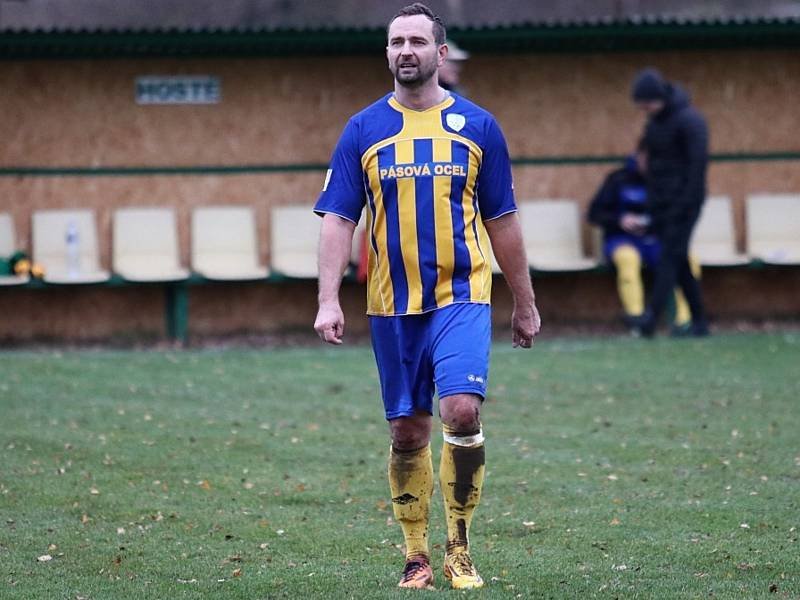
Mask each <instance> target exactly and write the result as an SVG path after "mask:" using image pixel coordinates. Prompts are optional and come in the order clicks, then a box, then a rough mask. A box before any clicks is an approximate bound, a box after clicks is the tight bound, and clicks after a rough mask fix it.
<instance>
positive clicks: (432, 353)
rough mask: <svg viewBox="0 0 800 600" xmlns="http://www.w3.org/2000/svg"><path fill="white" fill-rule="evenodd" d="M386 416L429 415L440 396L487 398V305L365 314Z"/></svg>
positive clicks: (489, 327)
mask: <svg viewBox="0 0 800 600" xmlns="http://www.w3.org/2000/svg"><path fill="white" fill-rule="evenodd" d="M369 326H370V332H371V333H372V349H373V350H374V352H375V361H376V362H377V363H378V376H379V377H380V380H381V393H382V395H383V407H384V411H385V413H386V419H387V420H391V419H396V418H398V417H409V416H411V415H414V414H415V413H417V412H419V411H425V412H427V413H428V414H431V415H432V414H433V394H434V388H435V390H436V392H437V393H438V395H439V398H440V399H441V398H445V397H447V396H452V395H453V394H475V395H477V396H480V397H481V398H485V397H486V380H487V378H488V375H489V347H490V345H491V337H492V312H491V307H490V306H489V305H488V304H472V303H463V304H450V305H448V306H444V307H442V308H439V309H436V310H433V311H431V312H427V313H423V314H421V315H402V316H397V317H370V318H369Z"/></svg>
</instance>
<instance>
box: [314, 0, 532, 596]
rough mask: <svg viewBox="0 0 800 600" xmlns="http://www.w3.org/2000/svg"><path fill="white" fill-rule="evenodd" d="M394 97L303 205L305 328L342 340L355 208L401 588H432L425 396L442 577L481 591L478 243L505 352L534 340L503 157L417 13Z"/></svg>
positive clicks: (347, 133)
mask: <svg viewBox="0 0 800 600" xmlns="http://www.w3.org/2000/svg"><path fill="white" fill-rule="evenodd" d="M386 56H387V59H388V62H389V70H390V71H391V72H392V74H393V75H394V92H393V93H390V94H387V95H386V96H384V97H383V98H381V99H380V100H378V101H377V102H375V103H374V104H372V105H371V106H369V107H367V108H366V109H364V110H363V111H361V112H359V113H358V114H356V115H355V116H353V117H352V118H351V119H350V121H349V122H348V123H347V125H346V127H345V129H344V132H343V133H342V136H341V138H340V140H339V143H338V145H337V147H336V149H335V151H334V153H333V158H332V160H331V164H330V169H329V170H328V173H327V176H326V178H325V183H324V185H323V190H322V194H321V195H320V198H319V200H318V202H317V204H316V206H315V211H316V212H317V213H318V214H321V215H322V216H323V220H322V228H321V233H320V247H319V312H318V314H317V318H316V322H315V324H314V328H315V329H316V331H317V333H318V334H319V335H320V337H321V338H322V339H323V340H325V341H326V342H329V343H331V344H341V343H342V336H343V334H344V323H345V321H344V315H343V313H342V309H341V306H340V304H339V288H340V284H341V279H342V275H343V273H344V271H345V268H346V267H347V263H348V258H349V255H350V247H351V242H352V236H353V230H354V227H355V224H356V222H357V221H358V219H359V217H360V215H361V211H362V208H363V207H364V206H365V205H366V207H367V210H366V213H367V231H368V235H369V245H368V246H369V259H368V276H367V312H368V314H369V321H370V331H371V335H372V346H373V350H374V353H375V358H376V362H377V366H378V374H379V378H380V382H381V392H382V396H383V404H384V410H385V415H386V419H387V420H388V421H389V425H390V433H391V440H392V444H391V449H390V453H389V484H390V488H391V495H392V505H393V509H394V514H395V517H396V519H397V521H398V522H399V523H400V525H401V527H402V530H403V536H404V538H405V546H406V563H405V568H404V569H403V576H402V579H401V580H400V583H399V586H400V587H403V588H427V587H429V586H431V585H432V583H433V570H432V568H431V565H430V549H429V546H428V514H429V506H430V498H431V494H432V492H433V486H434V480H433V464H432V461H431V449H430V437H431V429H432V414H433V395H434V388H435V389H436V392H437V393H438V396H439V415H440V417H441V420H442V430H443V436H444V445H443V448H442V455H441V464H440V468H439V482H440V487H441V491H442V496H443V497H444V506H445V514H446V516H447V546H446V552H445V558H444V574H445V577H446V578H447V579H449V580H450V582H451V585H452V586H453V587H454V588H477V587H481V586H482V585H483V580H482V579H481V577H480V575H479V574H478V572H477V570H476V568H475V566H474V564H473V561H472V557H471V555H470V547H469V528H470V523H471V521H472V516H473V513H474V511H475V507H476V506H477V505H478V501H479V500H480V496H481V488H482V485H483V474H484V441H483V440H484V436H483V430H482V428H481V420H480V413H481V404H482V401H483V399H484V397H485V394H486V381H487V377H488V363H489V346H490V337H491V335H490V333H491V332H490V329H491V314H490V306H489V300H490V293H491V283H492V275H491V264H490V255H489V251H490V247H489V243H490V242H491V247H492V249H493V250H494V253H495V256H496V258H497V262H498V263H499V265H500V267H501V268H502V270H503V273H504V275H505V277H506V279H507V281H508V283H509V287H510V288H511V291H512V294H513V298H514V311H513V314H512V344H513V345H514V346H519V347H522V348H530V346H531V345H532V343H533V338H534V336H535V335H536V333H537V332H538V331H539V327H540V319H539V314H538V311H537V309H536V305H535V301H534V293H533V287H532V286H531V279H530V274H529V271H528V261H527V259H526V257H525V249H524V246H523V244H522V231H521V228H520V225H519V220H518V218H517V215H516V206H515V203H514V194H513V188H512V183H511V167H510V163H509V160H508V150H507V148H506V143H505V140H504V138H503V135H502V133H501V132H500V128H499V127H498V125H497V123H496V122H495V120H494V118H493V117H492V116H491V115H490V114H489V113H488V112H486V111H485V110H483V109H481V108H479V107H478V106H476V105H474V104H472V103H471V102H469V101H467V100H465V99H463V98H461V97H459V96H458V95H456V94H454V93H450V92H448V91H446V90H445V89H443V88H442V87H441V86H440V85H439V83H438V69H439V67H440V66H441V65H442V64H443V63H444V61H445V60H446V59H447V45H446V43H445V29H444V26H443V25H442V23H441V21H440V20H439V18H438V17H436V16H435V15H434V14H433V12H431V10H430V9H429V8H428V7H426V6H425V5H423V4H420V3H415V4H412V5H410V6H407V7H405V8H403V9H402V10H401V11H400V12H398V13H397V15H396V16H395V17H394V18H393V19H392V20H391V22H390V24H389V27H388V46H387V49H386Z"/></svg>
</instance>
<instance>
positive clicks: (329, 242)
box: [314, 213, 356, 344]
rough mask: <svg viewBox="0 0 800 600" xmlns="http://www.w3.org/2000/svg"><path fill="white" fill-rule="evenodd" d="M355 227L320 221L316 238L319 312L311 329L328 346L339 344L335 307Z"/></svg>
mask: <svg viewBox="0 0 800 600" xmlns="http://www.w3.org/2000/svg"><path fill="white" fill-rule="evenodd" d="M355 227H356V226H355V223H353V222H352V221H348V220H347V219H343V218H342V217H339V216H338V215H334V214H330V213H329V214H326V215H324V216H323V218H322V228H321V230H320V235H319V310H318V312H317V319H316V321H315V322H314V329H315V330H316V331H317V334H318V335H319V337H321V338H322V339H323V340H325V341H326V342H328V343H329V344H341V343H342V335H343V334H344V313H343V312H342V308H341V306H340V304H339V288H340V287H341V284H342V277H343V276H344V272H345V269H347V264H348V262H349V260H350V249H351V247H352V244H353V231H354V230H355Z"/></svg>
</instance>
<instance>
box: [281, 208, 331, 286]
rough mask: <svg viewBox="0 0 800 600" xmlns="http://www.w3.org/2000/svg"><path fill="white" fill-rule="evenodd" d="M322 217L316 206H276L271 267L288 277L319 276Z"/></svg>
mask: <svg viewBox="0 0 800 600" xmlns="http://www.w3.org/2000/svg"><path fill="white" fill-rule="evenodd" d="M321 223H322V221H321V219H320V218H319V217H318V216H317V215H315V214H314V211H313V207H312V206H310V205H308V206H307V205H303V206H294V205H293V206H276V207H275V208H273V209H272V218H271V226H270V245H271V248H272V251H271V267H272V270H273V271H275V272H277V273H280V274H282V275H286V276H287V277H298V278H316V277H317V275H318V274H319V269H318V267H317V250H318V248H319V230H320V224H321Z"/></svg>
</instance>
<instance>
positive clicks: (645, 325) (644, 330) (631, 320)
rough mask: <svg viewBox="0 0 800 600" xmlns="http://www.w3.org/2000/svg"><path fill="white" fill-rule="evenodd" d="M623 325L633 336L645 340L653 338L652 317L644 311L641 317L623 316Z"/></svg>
mask: <svg viewBox="0 0 800 600" xmlns="http://www.w3.org/2000/svg"><path fill="white" fill-rule="evenodd" d="M623 320H624V321H625V324H626V325H627V326H628V328H629V329H630V330H631V331H632V332H635V335H637V336H642V337H646V338H651V337H653V334H654V333H655V330H656V323H655V320H654V319H653V317H652V315H651V314H650V313H649V312H648V311H645V312H644V313H642V314H641V315H636V316H634V315H625V316H624V317H623Z"/></svg>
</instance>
